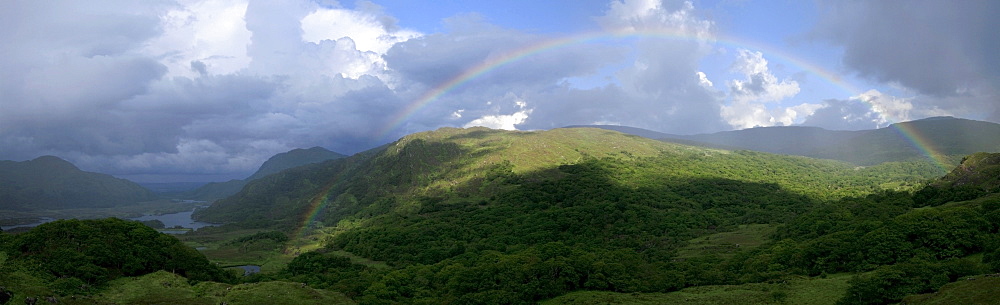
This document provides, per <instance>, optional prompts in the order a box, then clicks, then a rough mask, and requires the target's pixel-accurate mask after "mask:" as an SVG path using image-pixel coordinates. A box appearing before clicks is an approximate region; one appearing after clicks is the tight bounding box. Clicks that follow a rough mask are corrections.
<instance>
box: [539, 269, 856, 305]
mask: <svg viewBox="0 0 1000 305" xmlns="http://www.w3.org/2000/svg"><path fill="white" fill-rule="evenodd" d="M850 278H851V274H837V275H833V276H829V277H827V278H818V277H815V278H804V277H803V278H793V279H789V280H787V281H785V282H782V283H752V284H743V285H714V286H699V287H690V288H685V289H681V290H679V291H675V292H669V293H615V292H602V291H580V292H572V293H569V294H566V295H563V296H560V297H556V298H553V299H550V300H547V301H544V302H542V303H541V304H546V305H559V304H582V305H586V304H638V305H643V304H650V305H652V304H658V305H659V304H662V305H672V304H705V305H715V304H718V305H723V304H748V305H750V304H816V305H824V304H834V303H836V302H837V300H839V299H840V298H841V297H843V294H844V292H845V291H847V280H849V279H850Z"/></svg>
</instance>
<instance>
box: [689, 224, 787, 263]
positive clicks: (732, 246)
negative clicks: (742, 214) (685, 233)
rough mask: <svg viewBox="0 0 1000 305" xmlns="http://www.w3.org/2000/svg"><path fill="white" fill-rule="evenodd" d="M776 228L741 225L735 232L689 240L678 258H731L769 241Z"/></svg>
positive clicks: (762, 225) (764, 225) (760, 225)
mask: <svg viewBox="0 0 1000 305" xmlns="http://www.w3.org/2000/svg"><path fill="white" fill-rule="evenodd" d="M775 228H776V226H774V225H769V224H749V225H740V226H739V228H737V229H736V230H735V231H731V232H722V233H715V234H711V235H705V236H700V237H697V238H694V239H691V240H688V244H687V246H685V247H683V248H681V249H679V250H678V253H677V257H678V258H691V257H699V256H705V255H711V254H714V255H719V256H720V257H725V256H730V255H732V254H733V253H736V252H737V251H740V250H746V249H752V248H755V247H757V246H760V245H761V244H763V243H765V242H767V241H768V238H767V236H769V235H771V233H774V230H775Z"/></svg>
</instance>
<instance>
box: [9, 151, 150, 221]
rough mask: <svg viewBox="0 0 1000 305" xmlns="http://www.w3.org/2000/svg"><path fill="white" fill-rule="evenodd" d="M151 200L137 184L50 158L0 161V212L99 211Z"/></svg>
mask: <svg viewBox="0 0 1000 305" xmlns="http://www.w3.org/2000/svg"><path fill="white" fill-rule="evenodd" d="M153 199H154V196H153V194H152V193H151V192H150V191H149V190H147V189H145V188H143V187H141V186H139V185H138V184H135V183H133V182H131V181H128V180H125V179H119V178H115V177H112V176H111V175H106V174H99V173H92V172H85V171H81V170H80V169H79V168H77V167H76V166H74V165H73V164H72V163H69V162H67V161H66V160H63V159H60V158H57V157H53V156H43V157H38V158H37V159H34V160H29V161H23V162H14V161H0V209H12V210H39V209H65V208H97V207H101V208H103V207H114V206H120V205H127V204H133V203H137V202H141V201H148V200H153Z"/></svg>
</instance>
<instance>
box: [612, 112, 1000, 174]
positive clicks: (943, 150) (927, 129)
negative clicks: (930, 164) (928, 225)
mask: <svg viewBox="0 0 1000 305" xmlns="http://www.w3.org/2000/svg"><path fill="white" fill-rule="evenodd" d="M593 127H597V128H605V129H612V130H618V131H622V132H626V133H630V134H635V135H639V136H644V137H649V138H652V139H660V140H663V141H668V142H678V143H683V144H691V145H698V146H705V147H715V148H724V149H748V150H755V151H761V152H769V153H776V154H785V155H798V156H806V157H813V158H823V159H833V160H841V161H847V162H851V163H854V164H857V165H864V166H868V165H875V164H880V163H883V162H893V161H904V160H916V159H926V157H927V154H928V152H930V153H933V154H936V155H938V156H937V158H941V157H946V159H949V162H956V161H957V160H958V158H960V157H961V156H965V155H968V154H972V153H976V152H997V151H1000V124H996V123H990V122H983V121H975V120H967V119H959V118H953V117H932V118H926V119H921V120H915V121H909V122H902V123H896V124H892V125H890V126H888V127H885V128H879V129H873V130H859V131H843V130H826V129H823V128H819V127H806V126H778V127H757V128H748V129H743V130H734V131H723V132H717V133H711V134H697V135H671V134H664V133H659V132H655V131H650V130H644V129H639V128H631V127H622V126H604V125H595V126H593ZM949 165H956V164H949Z"/></svg>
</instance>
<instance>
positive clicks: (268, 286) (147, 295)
mask: <svg viewBox="0 0 1000 305" xmlns="http://www.w3.org/2000/svg"><path fill="white" fill-rule="evenodd" d="M93 300H94V301H95V303H102V302H107V303H110V304H233V305H236V304H302V305H306V304H354V301H352V300H351V299H349V298H347V297H346V296H344V295H343V294H340V293H337V292H332V291H327V290H321V289H313V288H311V287H308V286H305V285H303V284H301V283H291V282H280V281H275V282H264V283H255V284H240V285H226V284H220V283H212V282H202V283H198V284H196V285H194V286H191V285H190V284H188V282H187V279H185V278H183V277H180V276H178V275H176V274H173V273H169V272H165V271H159V272H155V273H151V274H147V275H145V276H141V277H137V278H123V279H120V280H117V281H114V282H112V284H111V287H110V288H109V289H107V290H106V291H105V292H104V293H101V294H99V295H97V296H95V297H93Z"/></svg>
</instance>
